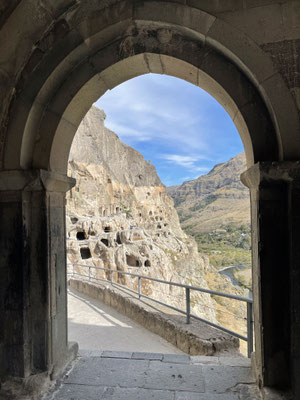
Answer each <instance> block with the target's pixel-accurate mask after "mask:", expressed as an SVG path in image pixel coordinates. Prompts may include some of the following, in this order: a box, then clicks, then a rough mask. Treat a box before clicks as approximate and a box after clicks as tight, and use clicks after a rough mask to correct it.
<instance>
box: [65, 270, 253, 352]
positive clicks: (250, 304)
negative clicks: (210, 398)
mask: <svg viewBox="0 0 300 400" xmlns="http://www.w3.org/2000/svg"><path fill="white" fill-rule="evenodd" d="M70 266H71V267H72V273H68V275H73V276H75V275H76V276H80V277H83V278H86V279H88V281H91V280H96V281H102V282H110V283H111V284H113V285H115V286H119V287H122V288H126V290H128V291H130V292H132V293H135V294H137V295H138V297H139V299H141V298H146V299H149V300H152V301H154V302H156V303H158V304H161V305H163V306H165V307H168V308H170V309H172V310H174V311H177V312H179V313H181V314H184V315H185V316H186V323H187V324H190V323H191V318H194V319H196V320H199V321H202V322H205V323H207V324H208V325H211V326H213V327H214V328H217V329H220V330H222V331H224V332H226V333H229V334H230V335H232V336H234V337H236V338H238V339H241V340H244V341H246V342H247V348H248V357H249V358H250V356H251V353H252V351H253V300H252V299H250V298H248V297H242V296H236V295H234V294H229V293H222V292H217V291H215V290H210V289H205V288H200V287H197V286H191V285H185V284H183V283H176V282H171V281H165V280H162V279H157V278H150V277H149V276H144V275H139V274H134V273H132V272H125V271H119V270H115V269H109V268H102V267H95V266H88V265H83V264H68V267H70ZM75 266H79V267H81V268H87V269H88V275H84V274H80V273H78V272H75ZM92 269H95V270H102V271H106V272H109V273H110V279H104V278H97V277H95V276H93V275H92V274H91V270H92ZM114 274H121V275H130V276H134V277H136V278H137V279H138V291H136V290H133V289H131V288H129V287H127V286H125V285H122V284H120V283H117V282H115V281H114ZM142 280H148V281H154V282H159V283H163V284H166V285H169V286H177V287H181V288H184V289H185V305H186V307H185V310H181V309H179V308H177V307H174V306H171V305H170V304H167V303H164V302H162V301H159V300H157V299H154V298H153V297H150V296H147V295H145V294H143V293H142ZM191 290H194V291H197V292H202V293H208V294H210V295H215V296H220V297H226V298H229V299H233V300H237V301H242V302H245V303H246V304H247V336H243V335H241V334H240V333H238V332H235V331H232V330H231V329H228V328H225V327H224V326H221V325H218V324H215V323H213V322H211V321H208V320H206V319H204V318H201V317H198V316H197V315H195V314H192V313H191Z"/></svg>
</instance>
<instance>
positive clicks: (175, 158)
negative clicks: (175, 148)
mask: <svg viewBox="0 0 300 400" xmlns="http://www.w3.org/2000/svg"><path fill="white" fill-rule="evenodd" d="M161 158H162V159H164V160H166V161H167V162H169V163H173V164H176V165H180V166H181V167H184V168H188V169H189V170H191V171H198V172H202V173H205V172H207V171H209V168H208V167H203V166H197V165H196V163H197V162H199V161H200V160H204V159H206V157H200V156H199V157H197V156H187V155H180V154H162V155H161ZM184 179H188V177H186V178H184Z"/></svg>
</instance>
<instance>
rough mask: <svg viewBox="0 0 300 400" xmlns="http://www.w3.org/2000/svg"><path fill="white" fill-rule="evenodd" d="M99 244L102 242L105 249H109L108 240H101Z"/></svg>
mask: <svg viewBox="0 0 300 400" xmlns="http://www.w3.org/2000/svg"><path fill="white" fill-rule="evenodd" d="M101 242H102V243H103V244H104V245H105V246H106V247H109V246H108V239H101Z"/></svg>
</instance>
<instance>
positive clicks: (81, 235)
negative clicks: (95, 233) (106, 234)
mask: <svg viewBox="0 0 300 400" xmlns="http://www.w3.org/2000/svg"><path fill="white" fill-rule="evenodd" d="M76 239H77V240H86V233H85V232H84V231H79V232H77V233H76Z"/></svg>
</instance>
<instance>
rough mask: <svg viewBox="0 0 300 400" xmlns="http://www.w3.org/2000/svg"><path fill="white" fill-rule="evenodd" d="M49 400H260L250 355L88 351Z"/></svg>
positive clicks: (49, 396)
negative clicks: (237, 356)
mask: <svg viewBox="0 0 300 400" xmlns="http://www.w3.org/2000/svg"><path fill="white" fill-rule="evenodd" d="M82 353H83V356H82V357H81V358H80V359H79V360H78V361H77V363H76V364H75V366H74V368H73V369H72V370H71V371H70V372H69V373H68V375H67V376H66V377H65V378H64V380H63V381H62V382H60V383H59V384H58V385H57V387H56V390H54V391H52V393H50V394H48V395H47V396H46V397H45V398H44V400H150V399H151V400H259V399H261V397H260V395H259V394H258V392H257V387H256V385H255V384H254V383H253V378H252V375H251V371H250V367H249V360H248V359H246V358H242V357H239V358H228V357H227V358H225V357H224V358H218V357H204V356H202V357H197V356H194V357H190V356H188V355H186V354H183V355H181V354H153V353H152V354H151V353H131V352H109V351H104V352H101V351H95V352H84V351H83V352H82Z"/></svg>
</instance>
